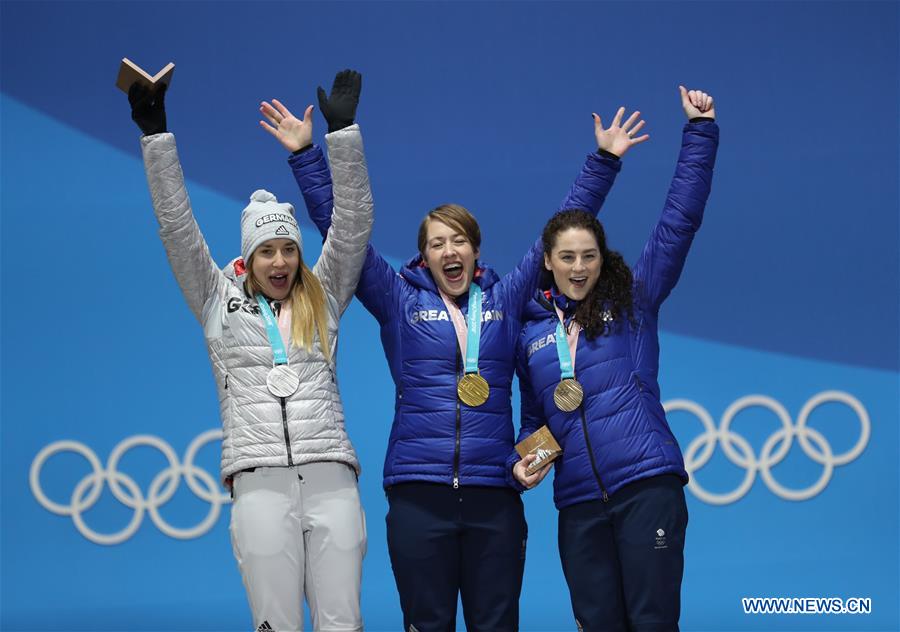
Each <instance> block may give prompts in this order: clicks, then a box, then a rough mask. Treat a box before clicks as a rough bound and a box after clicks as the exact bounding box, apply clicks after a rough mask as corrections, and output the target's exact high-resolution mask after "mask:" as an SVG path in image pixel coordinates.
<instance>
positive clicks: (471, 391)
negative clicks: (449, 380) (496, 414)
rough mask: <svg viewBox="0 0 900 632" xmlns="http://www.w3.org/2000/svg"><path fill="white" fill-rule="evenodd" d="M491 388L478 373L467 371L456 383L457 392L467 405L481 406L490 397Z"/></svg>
mask: <svg viewBox="0 0 900 632" xmlns="http://www.w3.org/2000/svg"><path fill="white" fill-rule="evenodd" d="M490 391H491V388H490V387H489V386H488V383H487V380H485V379H484V378H483V377H481V376H480V375H478V374H477V373H466V374H465V375H464V376H463V377H462V379H461V380H460V381H459V383H458V384H457V385H456V394H457V395H459V399H460V400H461V401H462V403H464V404H465V405H467V406H481V405H482V404H483V403H485V402H486V401H487V399H488V393H490Z"/></svg>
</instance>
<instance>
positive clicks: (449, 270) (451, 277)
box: [443, 263, 463, 283]
mask: <svg viewBox="0 0 900 632" xmlns="http://www.w3.org/2000/svg"><path fill="white" fill-rule="evenodd" d="M443 270H444V276H445V277H447V280H448V281H450V282H451V283H455V282H457V281H459V280H460V279H462V275H463V267H462V264H461V263H451V264H449V265H445V266H444V267H443Z"/></svg>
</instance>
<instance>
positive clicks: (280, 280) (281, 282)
mask: <svg viewBox="0 0 900 632" xmlns="http://www.w3.org/2000/svg"><path fill="white" fill-rule="evenodd" d="M269 283H271V284H272V287H274V288H275V289H276V290H284V289H287V284H288V275H286V274H274V275H272V276H270V277H269Z"/></svg>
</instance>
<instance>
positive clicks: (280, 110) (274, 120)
mask: <svg viewBox="0 0 900 632" xmlns="http://www.w3.org/2000/svg"><path fill="white" fill-rule="evenodd" d="M259 111H260V113H262V115H263V116H264V117H265V118H266V121H268V123H267V122H266V121H260V122H259V124H260V125H261V126H262V128H263V129H264V130H266V131H267V132H269V133H270V134H271V135H272V136H274V137H275V138H276V139H278V142H279V143H281V145H282V146H283V147H284V148H285V149H287V150H288V151H291V152H294V151H297V150H298V149H303V148H304V147H306V146H307V145H312V133H313V118H312V111H313V106H311V105H310V106H307V108H306V111H305V112H304V113H303V120H302V121H301V120H299V119H298V118H297V117H296V116H294V115H293V114H291V111H290V110H288V109H287V108H286V107H285V106H284V105H283V104H282V103H281V101H279V100H278V99H272V103H271V104H270V103H267V102H266V101H263V102H262V103H261V104H260V107H259Z"/></svg>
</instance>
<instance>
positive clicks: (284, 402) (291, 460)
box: [278, 397, 294, 467]
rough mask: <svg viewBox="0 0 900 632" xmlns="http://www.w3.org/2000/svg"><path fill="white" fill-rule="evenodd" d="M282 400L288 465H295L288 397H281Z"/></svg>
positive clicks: (282, 421)
mask: <svg viewBox="0 0 900 632" xmlns="http://www.w3.org/2000/svg"><path fill="white" fill-rule="evenodd" d="M278 399H280V400H281V426H282V428H284V447H285V449H286V450H287V456H288V467H291V466H293V465H294V457H293V456H291V435H290V434H288V423H287V399H286V398H284V397H279V398H278Z"/></svg>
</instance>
